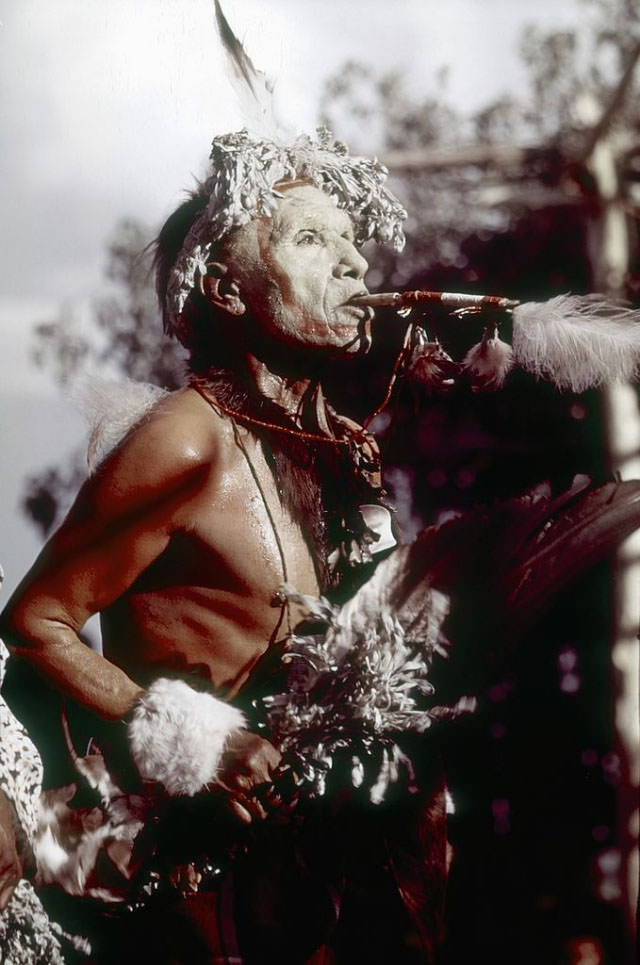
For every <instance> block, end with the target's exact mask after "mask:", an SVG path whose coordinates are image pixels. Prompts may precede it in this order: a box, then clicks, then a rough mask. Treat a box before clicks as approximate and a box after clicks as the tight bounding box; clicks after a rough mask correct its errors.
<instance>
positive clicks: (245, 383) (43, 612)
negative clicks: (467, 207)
mask: <svg viewBox="0 0 640 965" xmlns="http://www.w3.org/2000/svg"><path fill="white" fill-rule="evenodd" d="M233 137H235V140H233ZM223 142H224V143H223ZM218 143H220V144H222V145H223V147H224V151H222V150H220V151H219V152H218V154H217V156H215V157H214V155H215V145H216V142H214V154H212V159H213V160H214V164H213V170H212V175H211V178H210V181H208V182H206V184H205V185H203V186H202V187H201V188H200V190H199V192H196V194H195V195H194V197H193V198H192V199H191V200H190V201H189V202H187V203H186V204H185V205H183V206H182V208H181V209H179V211H178V212H177V213H176V215H175V216H173V218H172V219H169V222H168V223H167V226H166V227H165V229H164V230H163V233H162V234H161V236H160V239H159V255H158V259H157V260H158V264H159V273H158V274H159V287H160V289H162V296H163V297H164V296H165V295H166V298H167V301H166V302H165V306H164V307H165V319H168V325H169V327H170V328H172V329H173V331H174V332H176V333H177V334H178V336H179V337H180V338H181V340H182V341H183V342H184V344H185V345H186V346H187V348H188V349H189V350H190V353H191V366H190V367H191V373H192V376H194V377H193V378H192V380H191V382H190V384H189V385H188V386H187V387H186V388H184V389H182V390H180V391H178V392H176V393H174V394H172V395H170V396H167V397H166V398H165V399H164V400H163V401H161V402H160V404H158V405H157V406H156V408H155V409H154V410H153V411H152V412H151V413H150V414H149V415H148V416H147V417H146V418H144V419H143V420H142V422H141V423H140V424H138V425H137V426H136V427H135V428H134V429H133V430H132V431H131V432H129V434H128V435H127V436H126V438H125V439H124V441H122V442H121V443H120V444H119V445H118V446H117V447H116V448H115V450H114V451H113V452H112V453H110V454H109V455H108V457H107V458H106V459H105V460H104V461H103V462H102V464H101V465H100V466H99V468H98V469H97V471H96V472H95V473H94V474H93V475H92V476H91V477H90V478H89V480H88V481H87V483H86V484H85V485H84V486H83V488H82V490H81V491H80V493H79V495H78V497H77V499H76V502H75V504H74V506H73V507H72V509H71V511H70V513H69V515H68V517H67V518H66V520H65V521H64V523H63V524H62V526H61V527H60V529H59V530H58V531H57V532H56V533H55V534H54V536H53V537H52V538H51V540H50V541H49V542H48V544H47V545H46V546H45V548H44V549H43V551H42V553H41V554H40V556H39V558H38V560H37V561H36V563H35V565H34V566H33V568H32V570H31V572H30V573H29V574H28V576H27V577H26V579H25V580H24V581H23V583H22V584H21V585H20V587H19V588H18V590H17V591H16V592H15V594H14V595H13V597H12V599H11V600H10V601H9V603H8V605H7V607H6V610H5V611H4V615H3V617H2V626H1V633H2V636H3V637H4V639H5V640H6V641H7V642H8V643H9V644H10V645H11V648H12V650H13V651H14V652H15V653H16V654H17V655H19V657H21V658H22V659H24V660H26V661H27V662H28V663H29V664H31V665H32V666H33V667H34V668H35V669H37V671H39V672H40V673H41V674H42V675H43V676H44V677H45V678H46V679H47V680H48V681H49V682H50V683H52V684H53V685H54V687H55V688H56V689H57V690H58V691H59V692H61V693H62V694H64V695H66V696H67V697H68V698H71V699H72V700H73V701H75V702H77V703H78V704H79V705H81V706H83V707H85V708H87V709H88V710H89V711H91V712H92V713H93V714H95V715H97V716H99V717H101V718H104V719H106V720H110V721H119V720H121V719H123V718H127V717H128V716H133V724H130V728H129V729H130V741H131V747H132V752H133V758H134V760H135V762H136V764H137V766H138V769H139V771H140V773H141V775H142V776H143V777H144V778H147V779H150V780H154V781H159V782H160V783H162V784H164V786H165V788H166V789H167V790H168V791H169V792H170V793H178V794H180V793H182V794H188V795H193V794H195V793H197V792H198V791H200V790H201V789H202V788H204V787H206V786H209V785H210V784H211V782H214V781H215V782H216V784H217V786H218V788H223V789H224V793H225V794H226V795H227V796H228V805H229V807H230V809H231V810H232V811H233V813H234V814H235V815H236V817H237V818H239V819H240V820H241V821H244V822H246V823H250V822H251V821H252V820H254V819H258V818H263V817H264V816H265V814H266V810H265V808H266V806H267V805H266V804H265V797H264V796H263V795H261V794H258V795H256V794H255V791H256V789H258V790H260V789H262V790H264V789H265V788H268V787H269V785H270V784H271V782H272V775H273V772H274V770H275V769H276V768H277V766H278V764H279V762H280V754H279V752H278V751H277V749H276V748H275V747H273V746H272V745H271V744H270V743H269V742H268V741H266V740H264V739H263V738H262V737H260V736H258V735H257V734H255V733H252V732H251V731H250V730H248V729H247V728H246V727H245V726H244V723H245V722H244V719H243V717H242V714H241V713H240V711H239V710H237V709H236V708H235V707H233V706H231V705H229V704H227V702H228V701H233V699H234V698H235V697H236V696H237V695H238V694H241V692H242V690H243V687H244V686H245V685H246V684H247V681H249V679H250V677H251V674H252V670H253V669H254V667H255V666H256V664H257V662H258V661H259V659H260V657H261V656H262V655H263V654H264V653H265V651H266V650H267V649H268V648H269V647H270V645H272V644H274V643H275V642H276V641H278V640H281V639H283V638H284V637H286V634H287V630H288V629H289V628H290V627H291V626H292V624H293V622H294V621H295V614H293V613H292V612H290V607H289V605H288V604H287V603H286V602H284V601H283V600H281V599H280V597H279V596H278V589H279V587H280V586H281V585H282V584H283V583H284V582H287V583H289V584H291V585H293V586H294V587H295V588H296V589H297V590H298V591H299V592H301V593H305V594H312V595H316V596H317V595H318V594H319V593H320V592H321V591H322V590H323V589H324V588H325V587H326V584H327V574H328V571H329V565H328V558H329V554H330V552H331V551H332V550H333V551H334V554H335V552H337V551H338V549H337V548H338V544H339V543H340V540H341V536H342V530H341V526H343V525H344V520H345V518H346V517H347V516H348V514H349V513H348V509H349V507H347V509H345V507H346V506H347V504H348V503H354V507H357V501H358V499H359V500H360V501H363V502H370V503H371V502H373V501H374V500H375V496H376V494H378V493H379V474H378V468H379V467H378V466H377V465H376V455H377V450H375V445H374V444H373V442H372V441H371V439H370V437H368V435H367V434H366V433H364V431H363V430H361V429H360V427H357V426H355V424H354V423H351V422H350V421H349V420H347V419H346V418H344V417H342V416H338V415H337V414H336V413H334V412H333V411H332V410H331V409H330V408H329V407H327V405H326V403H325V401H324V397H323V394H322V390H321V388H320V384H319V379H320V372H321V370H322V366H323V365H326V363H327V362H330V361H331V360H332V359H343V358H345V357H349V356H355V355H358V354H361V353H363V352H366V351H367V349H368V347H369V344H370V322H371V315H372V312H371V309H369V308H362V307H356V306H355V305H352V304H350V300H351V299H352V298H353V297H355V296H358V295H360V294H362V293H364V292H366V288H365V285H364V281H363V279H364V275H365V272H366V270H367V262H366V261H365V259H364V258H363V257H362V255H361V254H360V253H359V252H358V250H357V248H356V235H355V233H354V231H355V230H356V229H357V230H359V232H360V236H359V239H358V240H362V236H363V234H364V236H365V237H366V236H367V235H369V236H371V235H375V233H376V232H375V230H374V229H375V226H376V217H377V219H378V222H377V223H378V224H381V223H383V222H384V224H385V228H384V230H385V231H386V237H387V238H388V237H389V236H390V234H391V229H390V228H389V225H390V224H392V225H393V230H394V231H395V233H396V238H397V236H398V234H399V232H400V228H399V223H400V220H401V218H402V217H403V216H404V213H403V212H402V209H401V208H400V206H399V205H398V204H397V202H396V201H395V199H393V198H392V196H391V195H389V193H388V192H387V191H386V188H383V187H382V181H383V180H384V172H383V170H382V169H381V168H379V166H377V165H376V163H375V162H370V161H365V160H364V159H350V158H348V156H347V155H346V154H345V153H344V151H343V150H342V148H341V147H340V149H339V150H338V151H337V152H335V153H334V149H333V146H332V145H329V144H328V142H327V141H326V140H325V142H324V144H323V145H320V146H319V147H318V146H317V145H316V146H313V145H312V143H311V142H310V141H309V140H308V139H307V140H306V141H305V150H304V151H302V152H301V158H302V160H301V162H300V166H301V169H302V170H303V171H307V170H308V169H309V154H310V151H313V150H316V149H317V152H318V153H317V159H316V162H315V163H316V169H315V170H316V174H315V176H313V175H310V176H304V177H299V176H297V172H293V169H292V165H291V157H292V156H293V155H292V154H291V152H290V153H289V155H287V157H288V167H289V170H290V171H291V173H290V174H289V176H288V177H285V178H284V179H283V178H282V176H280V177H279V178H278V180H277V183H275V184H273V183H271V184H269V185H268V188H267V190H268V191H269V192H270V193H271V198H270V210H269V208H267V206H266V205H265V204H264V203H263V204H262V205H261V206H260V208H259V210H250V211H249V213H248V214H247V212H246V210H245V211H243V212H242V214H241V216H240V217H236V218H235V223H234V216H233V215H232V216H231V217H230V218H227V221H226V222H225V228H226V230H224V231H220V229H219V228H218V227H217V223H216V222H215V217H219V214H220V212H219V210H217V209H216V208H215V207H214V209H213V217H212V215H211V205H212V204H213V202H211V198H212V197H213V196H214V194H215V192H214V187H215V185H216V184H219V183H220V180H221V179H222V177H223V174H224V171H222V174H221V172H220V169H219V167H217V166H216V157H217V161H218V162H219V165H220V166H221V167H223V166H224V163H225V159H226V158H227V157H228V156H229V154H230V153H231V154H232V153H233V151H235V155H234V158H235V159H236V160H237V158H238V157H239V158H240V160H241V161H242V160H243V159H244V160H245V161H246V159H247V158H249V157H250V155H251V153H252V152H255V151H256V150H258V149H261V147H262V145H264V142H255V143H254V142H251V143H249V139H248V136H246V135H237V136H230V137H229V138H227V139H219V142H218ZM256 143H257V147H256ZM230 145H231V147H232V150H230ZM273 148H274V145H268V149H269V150H270V151H273ZM225 152H226V153H225ZM327 158H328V161H329V164H328V167H329V171H330V172H331V170H332V166H334V167H335V165H336V164H338V165H342V167H343V168H345V167H349V166H350V165H354V164H355V165H356V166H355V167H349V170H351V171H352V173H353V172H355V173H356V180H357V177H358V176H359V174H358V172H359V171H364V172H365V174H364V175H363V177H365V176H366V179H368V180H367V184H366V191H368V194H369V198H368V201H366V203H367V204H368V205H369V210H372V211H373V212H374V214H373V215H371V214H369V215H367V214H362V211H363V210H364V204H365V202H363V198H364V194H365V191H363V192H362V197H358V196H356V195H354V198H353V203H354V205H355V208H356V209H357V210H358V211H359V212H360V213H359V214H357V215H356V216H355V217H354V218H353V219H352V217H351V210H350V202H351V198H350V197H349V196H347V195H345V194H344V192H343V193H342V195H341V194H340V190H339V188H336V183H335V182H334V181H332V180H331V178H332V175H331V173H329V175H327V176H325V175H324V173H323V171H324V168H323V163H324V161H325V160H326V159H327ZM360 163H361V164H362V165H364V167H363V168H358V167H357V165H358V164H360ZM305 165H306V167H304V166H305ZM278 170H282V167H280V168H278ZM372 179H373V180H375V181H376V183H377V191H378V196H377V199H376V197H375V195H374V200H373V202H372V201H371V197H370V196H371V194H372V191H371V183H372ZM352 180H353V178H352ZM312 182H315V183H312ZM322 188H324V190H323V189H322ZM262 190H263V193H264V190H265V189H264V186H263V187H262ZM331 195H333V196H331ZM376 204H378V208H379V210H378V212H377V214H376ZM207 205H209V207H207ZM222 207H223V208H224V204H223V203H222ZM236 208H237V205H236ZM390 209H392V214H391V215H389V210H390ZM265 211H268V213H264V212H265ZM381 211H382V213H380V212H381ZM367 218H368V222H367ZM229 222H231V224H230V226H229ZM238 222H240V223H239V224H238ZM176 225H177V227H176ZM363 226H364V227H363ZM207 232H209V235H208V236H207ZM380 233H381V232H378V234H380ZM194 240H195V242H196V244H195V245H194ZM379 240H380V239H379ZM203 241H206V249H205V252H206V256H205V255H203V248H205V246H204V244H203ZM194 262H197V265H198V271H197V272H194V271H193V264H194ZM176 266H177V267H176ZM185 266H186V267H185ZM190 266H191V271H190ZM185 278H186V279H187V281H186V282H185ZM167 289H168V294H167ZM176 289H178V295H177V296H176V294H175V291H176ZM172 292H173V295H172ZM172 299H173V300H172ZM212 345H213V346H214V349H211V346H212ZM208 353H211V354H212V355H213V353H217V357H207V358H205V357H204V356H206V355H207V354H208ZM220 359H222V364H220ZM215 363H217V364H218V367H217V368H215V369H214V367H213V366H214V364H215ZM353 452H356V453H357V458H355V457H354V456H353V455H352V453H353ZM356 463H359V464H361V465H360V466H356ZM345 464H348V465H349V472H348V473H347V475H350V477H351V478H350V479H349V478H348V479H345V478H341V477H340V476H339V475H336V472H337V473H339V472H340V469H339V467H340V465H345ZM362 465H363V466H364V469H363V468H361V466H362ZM336 466H338V469H337V470H336ZM332 474H333V475H332ZM296 480H297V483H298V485H296ZM301 480H306V481H308V483H309V487H310V488H309V494H307V496H306V499H307V502H306V503H305V501H304V498H303V497H302V496H301V494H300V492H297V493H296V491H295V490H296V489H297V490H300V489H301V488H304V486H301V485H299V484H300V481H301ZM331 484H333V486H334V487H335V489H336V492H334V493H331V492H330V491H329V490H330V489H331ZM342 490H344V492H342ZM338 491H340V493H339V495H338V494H337V492H338ZM341 499H342V500H343V502H344V505H341V503H340V500H341ZM327 500H328V501H329V502H331V503H332V505H333V513H332V514H331V513H330V512H328V511H327V510H326V502H327ZM354 507H350V508H354ZM331 515H332V519H333V523H332V522H331V519H330V518H329V517H330V516H331ZM314 516H315V518H311V517H314ZM332 525H333V529H334V532H333V535H332V532H331V527H332ZM95 613H100V614H101V622H102V633H103V653H104V655H103V656H101V655H99V654H98V653H96V652H94V651H93V650H91V649H89V648H88V647H87V646H86V645H85V644H84V643H83V642H82V640H81V639H80V636H79V634H80V631H81V629H82V627H83V626H84V624H85V623H86V621H87V620H88V618H89V617H90V616H91V615H92V614H95ZM194 676H195V677H198V678H199V686H198V689H199V690H200V691H202V690H203V689H204V690H206V691H207V693H198V692H197V691H196V690H193V689H192V688H188V687H186V686H185V685H184V684H183V683H181V682H180V681H178V680H176V679H175V678H176V677H178V678H179V677H182V678H186V679H187V680H189V679H190V680H193V679H194ZM166 677H170V678H174V679H171V680H169V681H167V680H166V679H160V680H159V678H166ZM176 714H177V717H176ZM176 719H177V720H178V721H179V723H178V724H176V723H175V720H176ZM185 721H187V722H189V723H190V724H191V725H193V734H191V733H190V732H189V726H187V723H185ZM160 731H162V735H163V739H164V740H165V744H164V745H163V747H162V748H159V747H158V746H157V745H158V743H159V742H158V741H157V740H156V734H157V733H159V732H160ZM207 738H208V739H207Z"/></svg>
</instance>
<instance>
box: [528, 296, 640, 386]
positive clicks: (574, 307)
mask: <svg viewBox="0 0 640 965" xmlns="http://www.w3.org/2000/svg"><path fill="white" fill-rule="evenodd" d="M513 352H514V358H515V360H516V362H518V364H519V365H521V366H522V367H523V368H524V369H527V371H529V372H532V373H533V374H534V375H535V376H537V377H543V378H547V379H550V380H551V381H552V382H554V383H555V385H556V386H557V387H558V388H560V389H570V390H571V391H573V392H583V391H584V390H585V389H588V388H593V387H596V386H599V385H603V384H604V383H606V382H618V381H626V380H629V379H633V378H634V377H635V376H637V375H638V372H639V371H640V309H632V308H629V307H628V306H626V305H624V304H622V303H620V302H615V301H611V300H607V299H606V298H605V297H604V296H603V295H559V296H558V297H556V298H552V299H551V300H550V301H548V302H527V303H525V304H524V305H519V306H518V307H517V308H515V309H514V312H513Z"/></svg>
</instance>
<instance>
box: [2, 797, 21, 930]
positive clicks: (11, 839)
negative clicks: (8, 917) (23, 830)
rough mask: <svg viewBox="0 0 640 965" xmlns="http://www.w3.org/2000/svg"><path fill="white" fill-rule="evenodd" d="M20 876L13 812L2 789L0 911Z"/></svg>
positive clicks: (5, 905) (5, 904) (7, 902)
mask: <svg viewBox="0 0 640 965" xmlns="http://www.w3.org/2000/svg"><path fill="white" fill-rule="evenodd" d="M21 877H22V862H21V861H20V857H19V855H18V851H17V848H16V837H15V832H14V826H13V812H12V808H11V805H10V803H9V801H8V800H7V798H6V796H5V794H4V792H3V791H0V911H4V909H5V908H6V907H7V905H8V904H9V902H10V901H11V895H12V894H13V891H14V888H15V886H16V885H17V884H18V881H19V880H20V878H21Z"/></svg>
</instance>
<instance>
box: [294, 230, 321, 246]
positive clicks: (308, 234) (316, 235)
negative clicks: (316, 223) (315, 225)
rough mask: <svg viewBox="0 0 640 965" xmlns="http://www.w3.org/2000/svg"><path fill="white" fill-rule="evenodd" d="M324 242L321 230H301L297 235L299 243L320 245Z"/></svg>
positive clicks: (297, 242)
mask: <svg viewBox="0 0 640 965" xmlns="http://www.w3.org/2000/svg"><path fill="white" fill-rule="evenodd" d="M321 243H322V235H321V234H320V232H319V231H300V232H299V233H298V235H297V236H296V244H298V245H318V244H321Z"/></svg>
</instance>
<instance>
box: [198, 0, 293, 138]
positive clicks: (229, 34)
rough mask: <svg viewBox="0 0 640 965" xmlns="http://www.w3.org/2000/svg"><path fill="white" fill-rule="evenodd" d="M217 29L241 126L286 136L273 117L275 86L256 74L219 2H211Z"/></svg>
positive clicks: (267, 134)
mask: <svg viewBox="0 0 640 965" xmlns="http://www.w3.org/2000/svg"><path fill="white" fill-rule="evenodd" d="M214 6H215V15H216V25H217V28H218V33H219V35H220V41H221V43H222V46H223V48H224V51H225V53H226V55H227V60H228V63H229V67H230V69H231V71H230V77H229V80H230V82H231V86H232V87H233V89H234V91H235V93H236V95H237V97H238V100H239V103H240V109H241V111H242V115H243V124H244V126H245V127H246V128H247V129H248V130H249V131H250V132H251V133H252V134H259V135H261V136H263V137H270V138H272V139H273V140H279V139H281V138H283V137H284V136H286V135H287V134H288V133H289V132H287V130H286V129H285V127H284V126H283V125H282V124H281V123H280V121H279V120H278V118H277V116H276V111H275V105H274V96H273V91H274V87H275V82H274V81H273V80H271V79H270V78H269V77H267V75H266V74H265V73H264V72H263V71H261V70H257V69H256V67H255V66H254V63H253V61H252V60H251V58H250V57H249V55H248V53H247V51H246V50H245V48H244V47H243V45H242V44H241V42H240V41H239V40H238V38H237V37H236V35H235V33H234V32H233V30H232V28H231V25H230V24H229V21H228V20H227V18H226V17H225V15H224V13H223V10H222V7H221V6H220V3H219V2H218V0H214Z"/></svg>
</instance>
